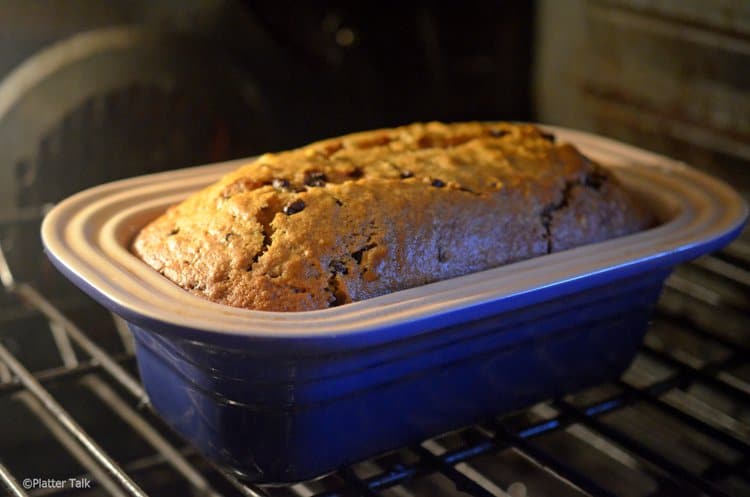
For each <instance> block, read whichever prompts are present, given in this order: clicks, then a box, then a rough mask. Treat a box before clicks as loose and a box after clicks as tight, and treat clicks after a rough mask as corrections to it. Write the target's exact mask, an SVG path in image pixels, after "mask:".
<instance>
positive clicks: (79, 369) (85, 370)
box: [0, 355, 132, 395]
mask: <svg viewBox="0 0 750 497" xmlns="http://www.w3.org/2000/svg"><path fill="white" fill-rule="evenodd" d="M113 358H114V359H115V361H117V362H119V363H122V362H125V361H128V360H132V357H130V356H122V355H116V356H113ZM3 367H5V366H4V365H3V364H2V363H0V369H2V368H3ZM101 370H102V367H101V365H100V364H98V363H96V362H95V361H93V360H91V361H84V362H79V363H78V364H77V365H76V366H75V367H72V368H66V367H58V368H50V369H45V370H44V371H39V372H35V373H34V377H35V378H36V380H37V381H38V382H39V383H41V384H42V385H45V386H47V385H54V384H56V383H58V382H63V381H68V380H74V379H76V378H80V377H82V376H85V375H87V374H89V373H93V372H96V371H101ZM0 379H2V376H1V375H0ZM23 389H24V387H23V385H22V384H21V383H18V382H15V381H7V382H0V395H10V394H13V393H16V392H20V391H23Z"/></svg>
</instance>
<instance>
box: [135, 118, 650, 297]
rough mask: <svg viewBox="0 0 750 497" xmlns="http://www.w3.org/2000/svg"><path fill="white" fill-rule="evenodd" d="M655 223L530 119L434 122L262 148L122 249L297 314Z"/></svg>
mask: <svg viewBox="0 0 750 497" xmlns="http://www.w3.org/2000/svg"><path fill="white" fill-rule="evenodd" d="M649 224H650V218H649V216H648V215H647V214H646V213H645V212H644V211H643V210H641V209H640V208H639V207H638V206H637V205H636V203H635V202H634V201H633V200H632V199H631V198H630V197H629V196H628V195H627V193H626V192H625V191H624V190H623V188H622V187H621V186H620V184H619V183H618V182H617V180H616V179H615V178H614V176H613V175H612V174H611V173H609V172H608V171H607V170H605V169H603V168H602V167H600V166H598V165H597V164H595V163H593V162H592V161H590V160H589V159H587V158H586V157H584V156H583V155H582V154H581V153H580V152H578V151H577V150H576V149H575V148H574V147H573V146H572V145H570V144H555V143H554V137H552V136H550V135H547V134H545V133H543V132H542V131H540V130H539V129H538V128H536V127H535V126H531V125H524V124H519V125H516V124H509V123H457V124H442V123H437V122H432V123H428V124H412V125H408V126H403V127H399V128H394V129H381V130H375V131H368V132H363V133H355V134H351V135H347V136H343V137H339V138H333V139H329V140H324V141H320V142H316V143H313V144H311V145H308V146H306V147H303V148H300V149H296V150H292V151H288V152H281V153H277V154H265V155H263V156H261V157H259V158H258V159H257V160H255V161H253V162H249V163H248V164H247V165H245V166H242V167H240V168H239V169H237V170H236V171H234V172H232V173H230V174H228V175H226V176H225V177H224V178H222V179H221V180H220V181H219V182H217V183H215V184H214V185H212V186H209V187H208V188H206V189H204V190H202V191H201V192H199V193H197V194H195V195H193V196H192V197H190V198H188V199H187V200H185V201H184V202H183V203H181V204H179V205H177V206H174V207H171V208H170V209H169V210H168V211H167V212H166V213H165V214H164V215H162V216H161V217H159V218H157V219H156V220H154V221H153V222H151V223H150V224H148V225H147V226H146V227H145V228H143V230H142V231H141V232H140V233H139V234H138V235H137V236H136V238H135V240H134V241H133V244H132V250H133V252H134V253H135V254H136V255H137V256H139V257H140V258H141V259H143V260H144V261H145V262H146V263H147V264H149V265H150V266H151V267H153V268H154V269H155V270H157V271H159V272H160V273H161V274H163V275H164V276H166V277H167V278H169V279H170V280H172V281H173V282H175V283H176V284H178V285H179V286H181V287H183V288H185V289H186V290H189V291H191V292H192V293H194V294H196V295H200V296H203V297H205V298H207V299H210V300H212V301H215V302H219V303H222V304H227V305H231V306H236V307H244V308H248V309H257V310H266V311H306V310H314V309H323V308H326V307H331V306H335V305H341V304H345V303H348V302H352V301H358V300H363V299H367V298H370V297H374V296H377V295H383V294H386V293H390V292H394V291H397V290H401V289H405V288H410V287H415V286H419V285H423V284H426V283H430V282H433V281H438V280H443V279H447V278H452V277H455V276H459V275H464V274H468V273H472V272H475V271H481V270H484V269H488V268H491V267H495V266H500V265H503V264H507V263H510V262H514V261H518V260H521V259H528V258H530V257H535V256H539V255H543V254H547V253H550V252H557V251H560V250H565V249H568V248H572V247H576V246H580V245H584V244H589V243H593V242H598V241H603V240H607V239H609V238H614V237H618V236H622V235H626V234H629V233H633V232H635V231H638V230H641V229H644V228H646V227H647V226H648V225H649Z"/></svg>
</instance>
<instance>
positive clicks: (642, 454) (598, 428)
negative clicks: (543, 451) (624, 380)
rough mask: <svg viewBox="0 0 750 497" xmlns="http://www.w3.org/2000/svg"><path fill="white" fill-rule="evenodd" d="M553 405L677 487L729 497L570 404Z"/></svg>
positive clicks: (557, 402) (558, 403)
mask: <svg viewBox="0 0 750 497" xmlns="http://www.w3.org/2000/svg"><path fill="white" fill-rule="evenodd" d="M554 405H555V406H556V407H558V408H559V409H560V410H562V411H563V412H566V413H569V414H570V415H572V416H573V417H575V418H576V419H577V420H578V421H579V422H580V423H581V424H583V425H585V426H586V427H588V428H590V429H591V430H593V431H594V432H597V433H599V434H601V435H602V436H604V437H605V438H608V439H610V440H612V441H613V442H615V443H616V444H618V445H620V446H622V447H623V448H625V449H626V450H628V451H630V452H632V453H633V454H634V455H636V456H638V457H639V458H641V459H643V460H645V461H648V462H650V463H651V464H653V465H655V466H656V467H657V468H660V469H662V470H663V471H664V472H665V473H666V475H667V476H668V477H669V478H670V479H671V480H672V481H673V482H674V483H676V484H677V485H678V486H681V487H684V486H685V485H690V486H692V487H693V488H697V489H699V490H701V491H703V492H705V493H706V494H708V495H714V496H717V497H729V495H728V494H726V493H725V492H724V491H722V490H721V489H719V488H717V487H716V486H715V485H714V484H713V483H710V482H708V481H706V480H705V479H703V478H701V477H699V476H696V475H694V474H692V473H690V472H689V471H686V470H685V469H684V468H682V467H681V466H678V465H677V464H674V463H673V462H672V461H670V460H669V459H667V458H665V457H664V456H662V455H661V454H659V453H658V452H656V451H654V450H652V449H650V448H649V447H647V446H645V445H643V444H642V443H640V442H638V441H637V440H634V439H633V438H631V437H629V436H628V435H625V434H624V433H622V432H620V431H618V430H617V429H615V428H613V427H611V426H608V425H606V424H604V423H602V422H601V421H599V420H597V419H594V418H592V417H590V416H587V415H586V414H584V413H583V412H581V411H580V410H579V409H578V408H576V407H575V406H573V405H572V404H570V403H568V402H566V401H564V400H558V401H555V402H554Z"/></svg>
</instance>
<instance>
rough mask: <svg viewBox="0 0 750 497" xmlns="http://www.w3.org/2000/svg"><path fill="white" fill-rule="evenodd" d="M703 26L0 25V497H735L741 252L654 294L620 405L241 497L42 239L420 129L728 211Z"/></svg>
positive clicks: (746, 465)
mask: <svg viewBox="0 0 750 497" xmlns="http://www.w3.org/2000/svg"><path fill="white" fill-rule="evenodd" d="M722 5H723V7H722V9H709V8H708V3H707V2H705V1H704V2H701V1H699V0H691V1H685V2H650V3H649V2H637V1H631V0H577V1H571V2H557V1H555V0H539V1H537V2H512V1H497V2H489V1H471V2H465V3H462V4H461V7H460V8H457V7H456V5H453V4H448V3H439V2H417V3H414V4H408V5H400V6H399V7H398V8H397V9H396V8H394V6H388V5H386V4H382V3H368V4H363V5H354V4H350V3H346V2H337V1H335V2H332V1H326V2H315V3H310V4H299V3H296V2H265V1H264V2H257V3H255V2H253V3H251V2H246V3H241V2H234V1H230V0H217V1H201V0H192V1H189V2H171V1H168V0H160V1H153V2H152V1H133V2H121V3H114V2H113V3H105V2H98V1H93V0H70V1H68V2H46V1H45V2H34V3H31V2H25V1H20V0H19V1H16V0H6V1H4V2H0V28H2V29H0V40H2V43H0V76H1V77H2V80H1V81H0V175H2V176H1V178H2V181H1V182H0V192H2V194H1V195H0V203H1V205H0V248H1V250H0V279H1V280H2V284H3V287H4V289H3V290H0V416H2V423H0V482H2V485H0V488H1V489H2V491H4V492H6V493H8V494H9V495H39V496H41V495H61V496H62V495H91V496H94V495H97V496H98V495H115V496H121V495H196V496H198V495H201V496H203V495H205V496H209V495H211V496H219V495H227V496H234V495H245V496H249V495H274V496H276V495H278V496H286V495H296V496H313V495H314V496H337V495H339V496H350V495H351V496H354V495H383V496H412V495H414V496H422V495H424V496H439V495H477V496H489V495H494V496H511V497H525V496H530V497H537V496H575V495H595V496H600V495H601V496H629V497H630V496H632V497H639V496H671V495H680V496H690V495H695V496H698V495H717V496H729V495H731V496H741V495H750V334H749V333H748V330H750V312H749V310H750V239H748V237H746V236H744V235H743V236H741V237H740V239H739V240H738V241H736V242H734V243H733V244H732V245H730V246H729V247H727V248H726V249H724V250H722V251H720V252H718V253H715V254H712V255H710V256H707V257H703V258H701V259H698V260H696V261H694V262H691V263H689V264H686V265H684V266H682V267H680V268H679V269H678V270H677V271H676V272H675V274H674V275H673V276H672V277H670V279H669V280H668V283H667V285H666V288H665V289H664V292H663V294H662V297H661V299H660V302H659V304H658V308H657V309H656V312H655V314H654V318H653V322H652V324H651V328H650V331H649V333H648V335H647V338H646V340H645V342H644V344H643V347H642V349H641V352H640V353H639V355H638V357H637V358H636V360H635V362H634V363H633V364H632V366H631V367H630V368H629V369H628V370H627V372H626V373H625V374H624V375H623V376H622V377H621V378H620V379H619V380H618V381H615V382H611V383H607V384H603V385H600V386H597V387H595V388H592V389H589V390H586V391H582V392H575V393H572V394H570V395H568V396H566V397H564V398H558V399H550V400H549V401H547V402H544V403H541V404H538V405H535V406H533V407H530V408H529V409H527V410H524V411H521V412H515V413H512V414H510V415H505V416H502V417H498V418H495V419H488V420H486V422H484V423H481V424H479V425H476V426H471V427H466V428H464V429H461V430H458V431H456V432H452V433H446V434H444V435H441V436H438V437H436V438H433V439H430V440H426V441H424V442H423V443H421V444H419V445H417V446H413V447H404V448H402V449H400V450H397V451H394V452H391V453H388V454H385V455H382V456H381V457H377V458H375V459H372V460H368V461H363V462H360V463H358V464H355V465H353V466H351V467H348V468H341V469H340V470H339V471H337V472H335V473H333V474H329V475H326V476H323V477H321V478H319V479H317V480H314V481H309V482H301V483H298V484H295V485H288V486H276V487H259V486H257V485H253V484H245V483H241V482H240V481H238V480H237V479H236V478H234V477H233V476H232V475H230V474H227V473H225V472H223V471H222V470H221V469H220V468H218V467H216V466H214V465H212V463H211V462H209V461H207V460H206V459H204V458H203V457H202V456H201V455H200V454H199V453H198V452H196V450H195V449H193V448H192V447H191V446H190V445H189V444H187V443H186V442H185V441H183V440H181V439H180V438H179V437H178V436H177V435H175V434H174V433H173V432H171V431H170V429H169V428H168V427H167V426H165V425H164V424H163V423H162V422H161V421H160V419H159V418H158V417H157V416H156V415H155V414H153V413H152V411H150V409H149V407H148V403H147V400H146V397H145V394H144V392H143V390H142V387H141V386H140V384H139V382H138V375H137V370H136V366H135V361H134V358H133V344H132V338H131V336H130V334H129V331H128V330H127V328H126V325H125V324H124V323H123V322H122V321H121V320H120V319H119V318H117V317H116V316H113V315H110V314H108V313H107V312H106V311H105V310H103V309H102V308H101V307H99V306H98V305H96V304H95V303H93V302H92V301H90V300H89V299H88V298H87V297H85V296H84V295H83V294H81V293H80V292H79V291H78V290H76V289H75V288H74V287H72V286H71V285H70V284H69V283H67V282H66V281H65V280H64V279H63V278H62V277H61V276H60V275H59V274H58V273H57V271H56V270H55V269H54V268H52V266H51V265H50V264H49V263H48V262H47V260H46V257H45V256H44V255H43V253H42V249H41V245H40V241H39V235H38V232H39V224H40V221H41V219H42V217H43V215H44V214H45V212H47V211H48V209H49V207H50V206H51V205H53V204H54V203H55V202H56V201H58V200H60V199H62V198H64V197H65V196H68V195H70V194H72V193H74V192H75V191H78V190H80V189H83V188H85V187H88V186H92V185H96V184H99V183H102V182H105V181H109V180H113V179H117V178H122V177H128V176H134V175H138V174H143V173H146V172H151V171H158V170H166V169H173V168H181V167H187V166H191V165H197V164H202V163H209V162H216V161H221V160H226V159H231V158H237V157H245V156H251V155H253V154H257V153H260V152H263V151H267V150H273V149H279V148H284V147H291V146H295V145H299V144H302V143H304V142H306V141H310V140H313V139H317V138H322V137H325V136H330V135H334V134H339V133H344V132H348V131H351V130H358V129H367V128H374V127H378V126H388V125H395V124H400V123H405V122H410V121H417V120H429V119H438V120H449V121H450V120H462V119H479V120H481V119H506V120H534V121H540V122H549V123H552V124H561V125H568V126H572V127H578V128H581V129H587V130H592V131H595V132H598V133H601V134H604V135H608V136H611V137H614V138H617V139H620V140H623V141H626V142H631V143H634V144H637V145H639V146H642V147H644V148H648V149H652V150H655V151H658V152H662V153H664V154H666V155H669V156H672V157H675V158H677V159H681V160H684V161H686V162H688V163H690V164H691V165H695V166H697V167H702V168H704V169H706V170H708V171H710V172H711V173H712V174H715V175H717V176H720V177H722V178H724V179H725V180H728V181H730V182H731V183H732V184H733V185H734V186H735V187H736V188H737V189H739V190H740V191H741V192H742V193H743V195H745V197H746V198H747V197H748V196H750V195H748V194H749V193H750V180H749V178H750V175H748V173H747V171H746V168H747V167H748V166H750V148H748V143H750V122H749V121H748V120H747V116H748V115H750V100H748V97H747V95H748V92H749V91H750V44H749V41H748V40H750V14H748V11H747V9H746V6H743V2H742V0H736V1H726V2H722ZM351 436H353V437H356V436H357V434H356V433H352V434H351ZM28 478H51V479H57V480H65V479H67V478H74V479H75V481H76V482H84V481H86V479H88V480H91V482H92V484H91V486H90V488H75V487H74V486H73V485H68V486H66V487H65V488H41V486H40V485H35V486H34V488H25V487H26V485H25V482H26V480H27V479H28Z"/></svg>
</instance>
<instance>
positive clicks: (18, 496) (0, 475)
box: [0, 462, 28, 497]
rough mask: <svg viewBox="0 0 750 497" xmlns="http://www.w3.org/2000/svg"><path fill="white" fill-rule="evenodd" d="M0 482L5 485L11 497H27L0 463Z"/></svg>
mask: <svg viewBox="0 0 750 497" xmlns="http://www.w3.org/2000/svg"><path fill="white" fill-rule="evenodd" d="M0 481H2V482H3V485H5V488H6V490H7V491H8V494H9V495H12V496H13V497H28V494H27V493H26V492H25V491H24V489H23V488H22V487H21V485H19V484H18V482H17V481H16V479H15V478H13V475H12V474H11V473H10V471H8V468H6V467H5V465H4V464H3V463H2V462H0Z"/></svg>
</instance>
